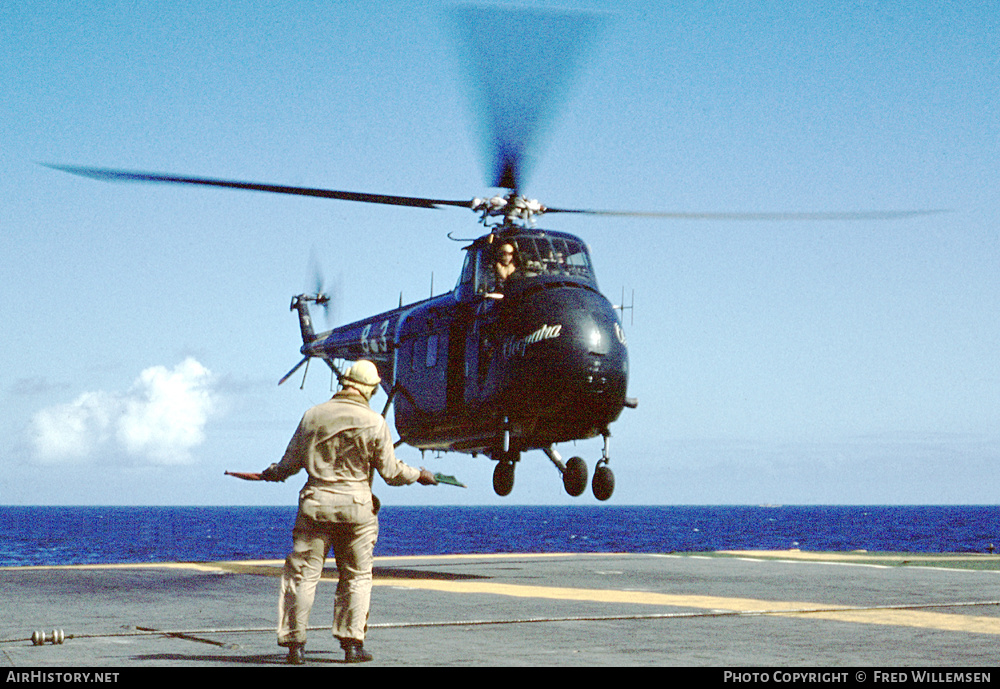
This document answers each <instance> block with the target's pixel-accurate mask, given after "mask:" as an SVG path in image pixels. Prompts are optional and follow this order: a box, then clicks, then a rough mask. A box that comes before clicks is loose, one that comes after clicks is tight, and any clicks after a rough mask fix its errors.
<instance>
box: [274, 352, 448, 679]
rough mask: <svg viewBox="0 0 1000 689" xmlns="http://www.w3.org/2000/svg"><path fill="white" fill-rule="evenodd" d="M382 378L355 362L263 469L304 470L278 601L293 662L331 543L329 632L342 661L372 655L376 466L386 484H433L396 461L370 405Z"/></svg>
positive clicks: (282, 641)
mask: <svg viewBox="0 0 1000 689" xmlns="http://www.w3.org/2000/svg"><path fill="white" fill-rule="evenodd" d="M379 382H381V379H380V378H379V375H378V370H377V368H376V367H375V364H373V363H372V362H370V361H365V360H362V361H358V362H356V363H355V364H354V365H353V366H351V368H350V369H349V370H348V371H347V373H346V374H345V375H344V376H343V378H342V379H341V386H342V389H341V390H340V391H339V392H337V394H335V395H334V396H333V398H332V399H330V400H329V401H327V402H324V403H323V404H319V405H317V406H315V407H312V408H311V409H309V410H308V411H306V413H305V415H303V417H302V421H301V422H300V423H299V427H298V429H297V430H296V431H295V435H294V436H293V437H292V439H291V441H290V442H289V444H288V449H287V450H285V455H284V457H283V458H282V459H281V461H280V462H278V463H277V464H272V465H271V466H269V467H268V468H267V469H265V470H264V471H263V472H261V478H263V479H264V480H265V481H284V480H285V479H286V478H288V477H289V476H292V475H293V474H295V473H297V472H298V471H300V470H302V469H305V470H306V473H307V474H308V475H309V478H308V480H307V481H306V484H305V486H304V487H303V488H302V490H301V491H300V492H299V511H298V515H297V516H296V519H295V527H294V529H293V530H292V538H293V548H292V552H291V553H290V554H289V555H288V557H287V558H286V560H285V567H284V570H283V573H282V577H281V592H280V595H279V599H278V645H280V646H284V647H287V648H288V662H289V663H292V664H296V665H298V664H302V663H304V662H305V657H304V647H305V643H306V628H307V627H308V623H309V611H310V609H311V608H312V604H313V599H314V597H315V593H316V585H317V583H318V582H319V579H320V576H321V574H322V572H323V564H324V563H325V561H326V556H327V553H328V552H329V551H330V549H331V548H332V549H333V553H334V557H335V558H336V562H337V570H338V575H339V582H338V584H337V593H336V598H335V601H334V623H333V635H334V636H335V637H337V638H338V639H340V645H341V647H342V648H343V649H344V659H345V661H346V662H348V663H360V662H365V661H369V660H371V659H372V655H371V653H369V652H368V651H366V650H365V649H364V641H365V633H366V631H367V627H368V611H369V607H370V601H371V590H372V559H373V557H372V553H373V551H374V549H375V542H376V540H377V539H378V508H379V502H378V498H376V497H375V496H374V495H373V494H372V480H373V478H374V475H375V472H376V471H377V472H378V473H379V475H380V476H381V477H382V478H383V479H384V480H385V482H386V483H387V484H389V485H390V486H402V485H409V484H412V483H420V484H422V485H433V484H435V483H437V481H436V480H435V478H434V476H433V474H431V473H430V472H429V471H428V470H426V469H424V468H420V469H419V470H418V469H415V468H413V467H411V466H408V465H406V464H404V463H403V462H401V461H399V460H398V459H396V455H395V453H394V452H393V445H392V436H391V435H390V433H389V427H388V425H387V424H386V422H385V419H383V418H382V416H380V415H379V414H377V413H376V412H374V411H372V409H371V408H370V407H369V405H368V402H369V400H371V397H372V395H373V394H374V393H375V390H376V388H377V387H378V384H379Z"/></svg>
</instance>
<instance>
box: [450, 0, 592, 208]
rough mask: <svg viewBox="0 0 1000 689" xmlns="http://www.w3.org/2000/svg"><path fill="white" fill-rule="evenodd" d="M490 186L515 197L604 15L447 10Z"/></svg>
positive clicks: (477, 8)
mask: <svg viewBox="0 0 1000 689" xmlns="http://www.w3.org/2000/svg"><path fill="white" fill-rule="evenodd" d="M450 15H451V16H450V19H451V23H452V25H453V30H454V33H455V34H456V36H457V37H458V39H459V49H460V62H461V64H462V65H464V66H466V67H467V69H468V79H467V82H468V83H467V84H466V91H467V93H469V95H470V99H471V100H472V104H473V111H474V116H475V119H476V121H477V122H478V124H479V125H480V129H481V131H480V132H479V134H480V138H481V145H482V149H483V151H482V152H483V155H484V158H485V159H486V161H487V166H488V173H489V180H488V184H489V185H490V186H493V187H499V188H502V189H509V190H512V191H514V192H517V191H519V190H520V189H521V188H522V185H523V183H524V181H525V178H526V177H527V173H528V172H529V171H530V167H531V162H532V157H533V156H532V154H533V152H534V150H535V149H537V147H538V145H539V139H540V136H541V135H542V134H543V133H544V129H545V128H546V126H547V125H548V124H549V123H550V122H551V120H552V118H553V115H554V111H555V109H556V106H557V105H559V102H560V101H561V100H563V98H564V96H565V94H566V92H567V91H568V90H569V87H570V84H571V82H572V77H573V75H574V73H575V72H577V71H578V70H579V67H580V65H581V64H582V63H583V61H584V58H585V57H586V53H587V50H588V49H589V48H590V47H591V46H593V45H594V44H595V43H596V40H595V39H596V35H597V33H598V31H599V30H600V29H601V28H602V26H603V24H604V17H603V16H600V15H596V14H592V13H584V12H564V11H558V12H557V11H542V10H530V9H525V8H516V9H499V8H479V7H458V8H455V9H454V10H452V11H451V12H450Z"/></svg>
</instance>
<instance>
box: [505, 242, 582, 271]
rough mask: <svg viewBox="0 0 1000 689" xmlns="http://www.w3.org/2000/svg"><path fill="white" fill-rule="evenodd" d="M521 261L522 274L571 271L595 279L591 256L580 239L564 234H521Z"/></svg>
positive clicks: (519, 243) (519, 247) (519, 248)
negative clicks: (565, 237) (562, 235)
mask: <svg viewBox="0 0 1000 689" xmlns="http://www.w3.org/2000/svg"><path fill="white" fill-rule="evenodd" d="M516 244H517V249H518V252H519V254H520V258H521V263H522V271H521V272H522V274H521V277H525V278H529V277H536V276H538V275H572V276H575V277H580V278H584V279H588V280H593V279H594V272H593V269H592V268H591V265H590V256H589V255H588V254H587V249H586V247H585V246H584V245H583V244H581V243H580V242H577V241H574V240H572V239H564V238H562V237H518V238H517V240H516Z"/></svg>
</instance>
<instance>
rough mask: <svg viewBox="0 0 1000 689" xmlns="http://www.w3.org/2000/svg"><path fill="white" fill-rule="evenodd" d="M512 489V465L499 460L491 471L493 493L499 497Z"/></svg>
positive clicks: (508, 493) (507, 493)
mask: <svg viewBox="0 0 1000 689" xmlns="http://www.w3.org/2000/svg"><path fill="white" fill-rule="evenodd" d="M513 489H514V463H513V462H508V461H506V460H503V459H501V460H500V461H498V462H497V466H496V469H494V470H493V491H494V492H495V493H496V494H497V495H500V496H503V495H510V492H511V491H512V490H513Z"/></svg>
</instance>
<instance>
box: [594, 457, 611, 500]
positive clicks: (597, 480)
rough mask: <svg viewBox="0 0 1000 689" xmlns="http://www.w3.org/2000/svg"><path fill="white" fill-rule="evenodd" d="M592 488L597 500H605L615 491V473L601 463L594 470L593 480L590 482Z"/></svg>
mask: <svg viewBox="0 0 1000 689" xmlns="http://www.w3.org/2000/svg"><path fill="white" fill-rule="evenodd" d="M591 487H592V488H593V490H594V497H595V498H597V499H598V500H607V499H608V498H610V497H611V494H612V493H614V492H615V475H614V474H613V473H612V472H611V469H609V468H608V467H606V466H605V465H603V464H602V465H601V466H599V467H597V469H595V470H594V481H593V483H592V484H591Z"/></svg>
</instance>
